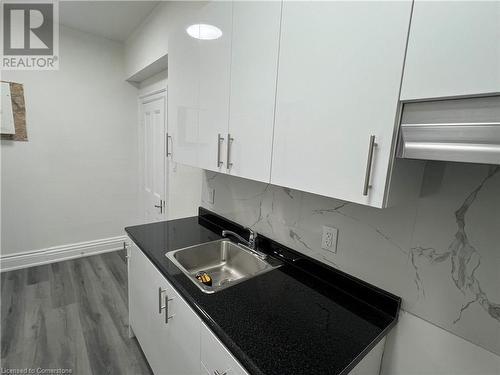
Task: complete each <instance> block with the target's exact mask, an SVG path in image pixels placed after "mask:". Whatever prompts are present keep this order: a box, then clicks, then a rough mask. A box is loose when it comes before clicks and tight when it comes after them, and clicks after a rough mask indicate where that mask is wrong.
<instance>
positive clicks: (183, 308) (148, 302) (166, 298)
mask: <svg viewBox="0 0 500 375" xmlns="http://www.w3.org/2000/svg"><path fill="white" fill-rule="evenodd" d="M128 280H129V284H128V290H129V324H130V326H131V329H132V331H133V333H134V334H135V336H136V337H137V340H138V341H139V344H140V345H141V348H142V350H143V352H144V354H145V355H146V359H147V360H148V362H149V365H150V366H151V369H152V370H153V373H154V374H155V375H195V374H200V375H248V372H247V371H246V370H245V369H244V368H243V367H242V366H241V365H240V363H239V362H238V361H237V360H236V358H234V357H233V355H232V354H231V353H230V352H229V350H227V348H226V347H225V346H224V344H222V342H220V341H219V339H218V338H217V337H216V336H215V335H214V333H213V332H212V331H211V330H210V329H209V328H208V327H207V326H206V325H205V324H204V323H203V322H202V321H201V319H200V318H199V317H198V315H197V314H196V313H195V312H194V310H192V309H191V307H190V306H189V305H188V304H187V303H186V301H184V300H183V299H182V297H181V296H180V295H179V294H178V293H177V292H176V291H175V290H174V288H173V286H172V285H170V283H169V282H168V281H167V280H166V279H165V277H164V276H163V275H162V274H161V273H160V272H159V271H158V270H157V269H156V267H155V266H154V265H153V263H151V261H150V260H149V259H148V258H147V257H146V255H144V253H143V252H142V251H141V250H140V249H139V248H138V247H137V246H136V245H135V244H134V243H132V245H131V246H130V248H129V254H128ZM160 288H161V289H160ZM256 339H257V338H256ZM384 344H385V339H384V340H382V341H381V342H380V343H378V344H377V345H376V346H375V347H374V348H373V349H372V350H371V351H370V352H369V353H368V354H367V355H366V356H365V357H364V358H363V360H362V361H361V362H360V363H358V364H357V365H356V367H354V369H352V371H351V372H350V374H351V375H376V374H378V370H379V368H380V363H381V358H382V353H383V351H384Z"/></svg>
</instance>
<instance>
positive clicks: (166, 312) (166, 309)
mask: <svg viewBox="0 0 500 375" xmlns="http://www.w3.org/2000/svg"><path fill="white" fill-rule="evenodd" d="M172 300H173V298H168V295H166V294H165V324H168V320H169V319H172V318H173V317H174V316H175V314H172V315H168V303H169V302H170V301H172Z"/></svg>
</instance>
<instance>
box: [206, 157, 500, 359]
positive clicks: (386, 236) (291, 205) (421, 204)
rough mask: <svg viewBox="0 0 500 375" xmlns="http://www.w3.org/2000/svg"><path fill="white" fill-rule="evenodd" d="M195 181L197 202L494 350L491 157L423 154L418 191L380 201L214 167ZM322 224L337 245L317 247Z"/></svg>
mask: <svg viewBox="0 0 500 375" xmlns="http://www.w3.org/2000/svg"><path fill="white" fill-rule="evenodd" d="M209 189H215V201H214V203H209V202H208V199H207V198H206V197H208V190H209ZM203 190H204V191H203V200H202V204H203V206H205V207H206V208H208V209H211V210H213V211H215V212H217V213H219V214H221V215H224V216H226V217H228V218H230V219H231V220H234V221H236V222H238V223H240V224H242V225H245V226H249V227H251V228H253V229H254V230H256V231H257V232H259V233H262V234H264V235H266V236H268V237H270V238H272V239H274V240H276V241H278V242H281V243H283V244H285V245H287V246H289V247H291V248H293V249H295V250H297V251H300V252H302V253H304V254H306V255H308V256H311V257H313V258H315V259H318V260H320V261H322V262H324V263H326V264H329V265H331V266H333V267H337V268H339V269H341V270H343V271H345V272H348V273H350V274H352V275H354V276H357V277H359V278H361V279H363V280H366V281H367V282H370V283H372V284H375V285H377V286H379V287H381V288H383V289H386V290H388V291H390V292H392V293H394V294H397V295H399V296H401V297H402V298H403V308H404V309H405V310H407V311H409V312H411V313H413V314H415V315H417V316H419V317H421V318H422V319H425V320H427V321H430V322H431V323H433V324H435V325H437V326H439V327H442V328H443V329H446V330H448V331H450V332H452V333H455V334H457V335H459V336H461V337H463V338H465V339H466V340H469V341H471V342H474V343H476V344H478V345H480V346H482V347H483V348H485V349H487V350H489V351H491V352H493V353H496V354H500V167H498V166H488V165H474V164H463V163H440V162H439V163H438V162H429V163H428V164H427V166H426V170H425V174H424V179H423V182H422V187H421V190H420V195H419V196H416V197H415V199H413V200H411V201H407V202H405V203H404V204H399V205H397V206H394V207H390V208H387V209H383V210H380V209H376V208H370V207H366V206H361V205H358V204H354V203H349V202H344V201H339V200H335V199H332V198H326V197H322V196H318V195H314V194H309V193H303V192H300V191H295V190H291V189H287V188H283V187H277V186H273V185H270V184H264V183H260V182H255V181H250V180H245V179H241V178H236V177H232V176H227V175H222V174H217V173H213V172H205V178H204V189H203ZM323 226H332V227H335V228H338V230H339V235H338V243H337V252H336V253H333V252H331V251H327V250H323V249H322V248H321V235H322V227H323Z"/></svg>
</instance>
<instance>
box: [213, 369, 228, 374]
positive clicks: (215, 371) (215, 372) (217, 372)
mask: <svg viewBox="0 0 500 375" xmlns="http://www.w3.org/2000/svg"><path fill="white" fill-rule="evenodd" d="M228 372H229V370H226V371H224V372H219V370H214V375H227V373H228Z"/></svg>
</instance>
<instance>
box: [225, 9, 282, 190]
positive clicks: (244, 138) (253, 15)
mask: <svg viewBox="0 0 500 375" xmlns="http://www.w3.org/2000/svg"><path fill="white" fill-rule="evenodd" d="M280 17H281V2H280V1H271V2H261V1H255V2H253V1H236V2H234V3H233V38H232V53H231V93H230V109H229V131H228V133H229V134H230V137H231V143H230V144H229V145H228V147H229V149H228V148H227V147H226V150H228V151H229V158H228V157H227V155H226V159H227V160H226V164H225V166H226V169H227V170H228V173H230V174H232V175H235V176H239V177H245V178H249V179H252V180H257V181H263V182H269V178H270V172H271V152H272V139H273V123H274V104H275V94H276V72H277V64H278V47H279V33H280ZM227 161H229V165H228V164H227Z"/></svg>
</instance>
